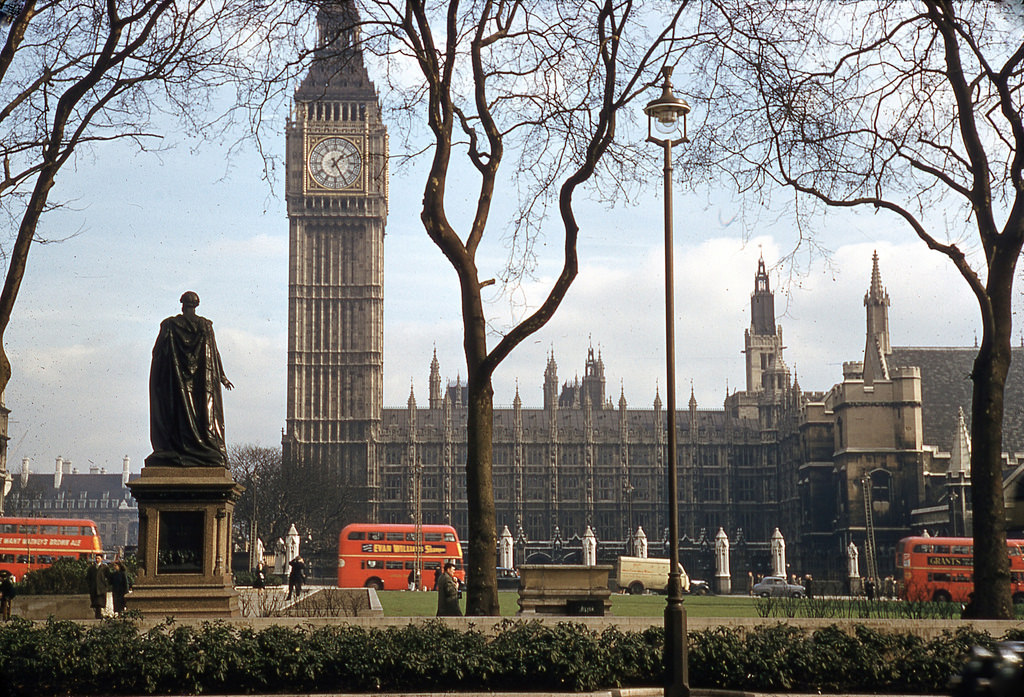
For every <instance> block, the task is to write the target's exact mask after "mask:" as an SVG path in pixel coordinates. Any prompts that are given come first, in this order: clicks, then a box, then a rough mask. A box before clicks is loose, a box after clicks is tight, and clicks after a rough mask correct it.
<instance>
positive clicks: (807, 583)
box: [804, 574, 814, 600]
mask: <svg viewBox="0 0 1024 697" xmlns="http://www.w3.org/2000/svg"><path fill="white" fill-rule="evenodd" d="M804 591H805V592H806V593H807V599H808V600H814V579H813V578H811V575H810V574H807V575H806V576H804Z"/></svg>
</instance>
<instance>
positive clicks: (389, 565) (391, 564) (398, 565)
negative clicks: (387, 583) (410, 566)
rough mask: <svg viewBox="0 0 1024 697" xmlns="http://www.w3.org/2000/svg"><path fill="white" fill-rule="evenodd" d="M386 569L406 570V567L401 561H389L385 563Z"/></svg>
mask: <svg viewBox="0 0 1024 697" xmlns="http://www.w3.org/2000/svg"><path fill="white" fill-rule="evenodd" d="M384 568H385V569H402V568H405V565H404V564H402V562H400V561H388V562H384Z"/></svg>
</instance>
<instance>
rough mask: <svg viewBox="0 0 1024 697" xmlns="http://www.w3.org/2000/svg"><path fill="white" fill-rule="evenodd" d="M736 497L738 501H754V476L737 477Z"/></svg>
mask: <svg viewBox="0 0 1024 697" xmlns="http://www.w3.org/2000/svg"><path fill="white" fill-rule="evenodd" d="M736 484H737V488H738V491H737V498H738V500H740V501H754V500H755V497H754V494H755V488H756V480H755V479H754V477H750V476H746V475H741V476H739V477H738V478H737V481H736Z"/></svg>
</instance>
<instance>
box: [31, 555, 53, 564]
mask: <svg viewBox="0 0 1024 697" xmlns="http://www.w3.org/2000/svg"><path fill="white" fill-rule="evenodd" d="M36 561H37V562H38V563H40V564H52V563H53V562H55V561H57V557H52V556H50V555H49V554H40V555H39V556H37V557H36Z"/></svg>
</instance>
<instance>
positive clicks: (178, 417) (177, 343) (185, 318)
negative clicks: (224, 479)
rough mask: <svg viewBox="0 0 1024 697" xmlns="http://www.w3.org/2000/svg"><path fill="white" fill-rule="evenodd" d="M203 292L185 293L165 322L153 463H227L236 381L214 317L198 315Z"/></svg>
mask: <svg viewBox="0 0 1024 697" xmlns="http://www.w3.org/2000/svg"><path fill="white" fill-rule="evenodd" d="M198 305H199V296H198V295H197V294H196V293H194V292H192V291H188V292H186V293H185V294H184V295H182V296H181V314H180V315H176V316H174V317H168V318H167V319H165V320H164V321H163V322H161V323H160V335H159V336H158V337H157V338H156V344H155V345H154V346H153V363H152V366H151V368H150V372H149V437H150V440H151V441H152V444H153V454H152V455H150V456H149V457H147V458H146V465H147V466H155V467H166V466H172V467H174V466H176V467H227V449H226V447H225V444H224V402H223V400H222V399H221V392H220V387H221V385H223V386H224V387H225V388H227V389H229V390H230V389H231V388H232V387H233V385H232V384H231V382H230V381H229V380H228V379H227V377H226V376H225V375H224V368H223V366H222V365H221V362H220V353H218V351H217V342H216V341H215V340H214V337H213V322H211V321H210V320H208V319H206V318H205V317H200V316H199V315H197V314H196V307H197V306H198Z"/></svg>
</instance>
